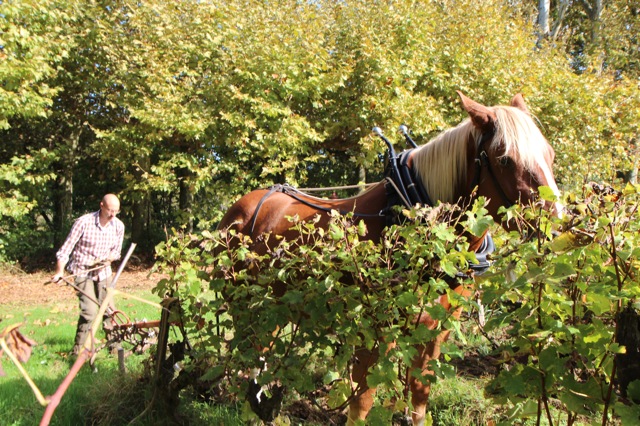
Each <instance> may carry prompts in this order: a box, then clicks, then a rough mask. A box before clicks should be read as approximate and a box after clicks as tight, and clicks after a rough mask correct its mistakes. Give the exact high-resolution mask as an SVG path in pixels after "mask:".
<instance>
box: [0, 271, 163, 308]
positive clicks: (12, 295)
mask: <svg viewBox="0 0 640 426" xmlns="http://www.w3.org/2000/svg"><path fill="white" fill-rule="evenodd" d="M52 275H53V271H38V272H33V273H27V272H24V271H22V270H20V269H19V268H13V267H3V268H0V303H1V304H2V305H5V306H7V305H13V306H29V305H38V304H40V305H44V304H50V303H59V302H65V301H69V302H74V303H75V301H76V300H77V299H76V295H75V291H74V290H73V289H72V288H71V287H69V286H68V285H65V284H63V283H55V284H54V283H49V284H46V283H47V282H48V281H49V280H50V279H51V276H52ZM162 278H163V276H162V275H160V274H155V273H153V274H152V273H151V271H150V270H149V269H141V268H132V269H128V268H125V270H124V271H123V272H122V274H121V275H120V278H118V282H117V283H116V287H117V288H118V289H119V290H122V291H124V292H127V293H131V292H137V291H139V290H149V291H151V289H152V288H153V287H155V285H156V283H157V282H158V281H160V280H161V279H162Z"/></svg>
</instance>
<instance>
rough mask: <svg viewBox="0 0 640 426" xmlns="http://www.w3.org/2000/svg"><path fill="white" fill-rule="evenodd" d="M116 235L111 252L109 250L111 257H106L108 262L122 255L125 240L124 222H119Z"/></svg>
mask: <svg viewBox="0 0 640 426" xmlns="http://www.w3.org/2000/svg"><path fill="white" fill-rule="evenodd" d="M116 235H117V240H116V243H115V244H114V246H113V248H112V249H111V252H109V257H108V258H107V259H106V260H107V261H108V262H113V261H115V260H118V259H120V257H121V256H122V243H123V242H124V223H122V222H120V223H119V224H118V226H117V232H116Z"/></svg>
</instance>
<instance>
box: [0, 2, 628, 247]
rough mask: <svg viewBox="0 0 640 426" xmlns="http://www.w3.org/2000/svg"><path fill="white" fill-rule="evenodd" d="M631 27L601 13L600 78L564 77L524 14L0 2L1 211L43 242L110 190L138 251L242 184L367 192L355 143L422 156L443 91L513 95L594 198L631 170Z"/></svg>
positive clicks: (438, 6) (397, 5) (398, 6)
mask: <svg viewBox="0 0 640 426" xmlns="http://www.w3.org/2000/svg"><path fill="white" fill-rule="evenodd" d="M576 7H577V6H576ZM572 10H573V9H572ZM635 10H636V9H634V8H633V7H632V6H631V5H628V4H627V3H625V1H622V0H620V1H616V2H613V3H612V4H611V5H608V7H607V8H606V9H605V11H604V12H603V14H602V28H603V31H602V34H603V39H605V40H606V43H603V45H606V49H607V52H608V54H607V57H608V58H611V59H610V60H609V62H608V64H610V65H609V67H608V68H604V69H603V70H601V71H599V72H598V73H592V72H587V71H588V69H587V70H582V71H581V72H580V73H576V72H575V68H574V67H572V62H571V58H567V55H566V53H565V52H566V45H564V44H563V42H565V41H566V42H567V43H570V42H572V40H573V39H570V38H559V39H557V40H554V41H553V44H552V43H551V42H549V43H545V42H541V43H538V40H537V35H536V29H535V26H534V25H533V24H532V23H531V21H532V19H531V11H532V8H531V6H530V5H529V4H523V3H521V2H511V1H509V2H505V1H502V0H491V1H486V2H481V3H479V2H474V1H470V0H463V1H462V2H457V1H456V2H450V1H438V2H436V1H432V2H415V1H411V0H403V1H398V2H392V3H382V4H379V3H377V2H368V1H353V2H347V3H345V2H342V1H321V2H298V1H293V0H282V1H279V2H267V3H260V2H259V3H256V4H253V3H251V4H250V5H249V4H248V3H247V2H245V1H242V0H238V1H225V2H205V3H203V2H198V1H184V2H180V3H179V4H177V3H175V2H169V3H167V2H161V1H150V2H143V3H127V2H121V1H118V0H111V1H107V2H95V1H91V2H85V1H77V0H47V1H45V2H33V1H30V0H18V1H12V2H3V3H2V4H0V19H1V20H0V23H1V24H2V30H3V33H2V37H1V38H0V58H2V59H6V60H3V61H0V81H1V84H0V90H1V91H2V92H0V93H1V95H0V110H1V111H2V116H1V117H0V123H2V124H1V125H0V127H1V128H3V130H0V138H2V141H3V143H2V146H1V147H0V164H1V167H0V196H1V200H2V203H3V204H6V205H8V209H9V210H7V211H10V212H11V214H12V215H13V216H12V217H14V218H15V215H30V214H31V215H33V216H37V217H32V218H30V219H31V220H32V221H33V222H36V223H39V224H42V223H44V224H45V225H46V226H42V225H40V227H39V228H38V229H39V230H40V231H41V232H52V233H53V234H54V235H56V236H58V239H59V238H60V235H62V234H64V230H65V227H66V226H68V224H69V222H70V221H71V220H72V219H73V218H74V217H76V216H77V215H79V214H80V213H84V212H86V211H87V210H88V208H87V204H88V205H90V206H91V209H93V208H95V205H96V204H97V203H96V201H97V200H99V197H100V196H101V195H102V194H103V193H104V192H106V191H114V192H118V193H119V194H120V195H121V198H122V207H123V208H122V210H123V215H122V216H123V219H124V220H125V222H126V223H127V225H128V226H127V229H130V230H131V232H132V238H134V239H135V241H134V242H137V243H140V242H141V241H144V240H145V239H146V240H150V239H153V242H154V243H156V242H157V241H158V235H159V233H158V230H161V229H164V228H171V227H177V228H180V227H185V228H186V229H190V228H191V227H192V226H195V227H196V228H197V229H201V230H202V229H210V228H211V227H212V226H213V225H214V224H215V223H216V222H217V220H218V219H219V218H220V216H221V215H222V212H223V211H224V210H225V208H226V207H227V206H228V205H229V204H230V202H231V201H232V200H233V199H235V198H236V197H237V196H238V195H240V194H243V193H246V192H247V191H248V190H249V189H254V188H256V187H263V186H268V185H270V184H272V183H274V182H277V183H282V182H285V181H286V182H288V183H291V184H294V185H300V186H309V187H317V186H334V185H340V184H356V183H358V182H359V181H368V182H371V181H375V180H376V179H378V178H379V176H380V174H381V171H382V168H383V163H382V162H381V161H380V158H381V156H382V153H383V149H384V147H383V146H382V144H380V143H379V141H378V140H377V139H375V138H374V137H372V136H371V135H370V131H369V130H370V129H371V128H372V127H373V126H380V127H382V128H383V129H385V130H386V131H387V133H389V132H390V131H392V130H393V129H395V128H397V127H398V125H399V124H401V123H405V124H407V125H409V126H410V127H411V128H413V129H414V132H415V135H414V136H415V138H416V140H417V141H418V142H421V143H422V142H426V141H427V140H428V139H429V138H430V136H432V135H434V134H435V133H437V132H439V131H441V130H443V129H444V128H446V127H449V126H450V125H452V124H455V123H457V122H459V121H460V120H461V119H462V117H463V113H462V110H461V109H460V108H459V106H458V103H457V100H456V97H455V90H462V91H464V92H465V93H466V94H467V95H470V96H471V97H473V98H474V99H476V100H479V101H481V102H484V103H486V104H496V103H505V102H507V101H508V99H510V97H511V96H512V95H513V94H515V93H516V92H523V93H524V95H525V97H526V98H527V101H528V102H529V104H530V106H531V110H532V112H533V113H534V114H535V115H536V116H537V117H538V119H539V120H540V123H541V127H542V128H543V131H544V133H545V135H547V137H548V138H549V140H550V141H551V143H552V145H553V146H554V148H555V149H556V152H557V158H556V164H557V165H556V176H557V177H558V180H559V181H560V182H561V183H562V186H563V187H564V188H566V189H572V188H575V187H579V186H580V185H581V184H582V183H583V182H584V181H588V180H598V181H610V180H612V179H614V177H615V175H616V171H617V170H629V169H631V168H632V167H633V164H634V161H635V159H636V155H635V154H636V150H635V142H634V141H635V139H636V138H637V132H638V129H637V125H638V124H637V123H638V122H640V120H638V116H639V114H640V112H639V109H638V105H639V104H640V103H639V102H638V88H637V85H636V84H635V83H634V80H633V78H634V77H633V75H632V74H631V71H632V70H633V60H634V59H633V57H631V56H628V55H626V53H628V52H635V50H634V46H636V45H637V41H634V40H635V39H634V38H633V37H631V36H629V37H627V35H629V34H632V33H633V31H632V28H635V27H636V24H637V22H636V21H637V13H636V14H635V15H634V13H635V12H634V11H635ZM571 19H573V20H567V21H566V22H568V23H570V24H571V25H569V26H568V27H569V28H571V29H573V30H574V31H576V32H579V31H580V28H582V27H580V26H579V25H577V24H576V20H577V19H578V18H575V19H574V18H571ZM625 25H627V26H625ZM622 29H628V30H625V31H622ZM618 33H621V34H624V35H625V37H623V38H621V39H620V41H619V42H618V39H617V38H616V37H615V35H616V34H618ZM634 43H636V44H634ZM624 58H629V61H630V62H629V63H628V64H627V63H625V62H624ZM620 70H624V72H623V73H620V72H619V71H620ZM585 158H588V159H589V160H590V161H588V162H587V161H585ZM14 176H17V179H13V177H14ZM34 176H37V177H41V178H42V179H40V180H36V179H34ZM45 177H46V179H44V178H45ZM2 214H5V213H4V210H3V213H2ZM20 223H23V222H20ZM45 228H48V229H45ZM18 234H19V233H18Z"/></svg>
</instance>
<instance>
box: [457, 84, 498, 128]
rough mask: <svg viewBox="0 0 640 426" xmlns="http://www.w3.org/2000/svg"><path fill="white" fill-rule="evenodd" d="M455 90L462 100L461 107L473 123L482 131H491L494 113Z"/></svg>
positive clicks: (493, 124)
mask: <svg viewBox="0 0 640 426" xmlns="http://www.w3.org/2000/svg"><path fill="white" fill-rule="evenodd" d="M457 92H458V96H460V100H461V101H462V107H463V108H464V110H465V111H467V113H468V114H469V117H471V122H472V123H473V125H474V126H476V127H477V128H478V129H480V130H482V131H493V129H494V127H495V121H496V115H495V114H494V113H493V112H492V111H491V110H490V109H489V108H487V107H486V106H484V105H481V104H479V103H477V102H476V101H473V100H471V99H469V98H467V97H466V96H465V95H464V94H463V93H462V92H461V91H459V90H458V91H457Z"/></svg>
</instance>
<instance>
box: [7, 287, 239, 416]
mask: <svg viewBox="0 0 640 426" xmlns="http://www.w3.org/2000/svg"><path fill="white" fill-rule="evenodd" d="M136 295H137V296H139V297H143V298H146V299H148V300H152V301H157V297H156V296H151V295H150V294H148V293H146V294H142V293H140V294H136ZM116 305H117V307H118V309H119V310H121V311H123V312H125V313H126V314H127V316H129V318H130V319H131V320H133V321H136V320H143V319H146V320H154V319H160V312H159V310H158V309H157V308H156V307H153V306H150V305H148V304H145V303H142V302H139V301H136V300H131V299H129V300H127V299H123V298H119V299H117V300H116ZM77 315H78V307H77V301H76V300H75V298H70V300H69V301H68V302H67V301H65V302H64V303H56V304H48V305H43V306H26V307H24V306H7V305H2V306H0V319H1V320H2V321H0V330H3V329H5V328H6V327H8V326H10V325H13V324H18V323H20V322H24V324H23V325H22V326H21V327H20V332H21V333H22V334H23V335H24V336H26V337H28V338H30V339H32V340H34V341H35V342H37V345H36V346H34V347H33V352H32V355H31V358H30V359H29V361H28V362H27V363H25V364H24V369H25V370H26V371H27V373H28V374H29V376H30V377H31V378H32V380H33V381H34V382H35V384H36V386H37V387H38V388H39V389H40V392H41V393H42V394H43V395H44V396H48V395H52V394H53V393H54V392H55V391H56V389H57V388H58V387H59V385H60V383H61V382H62V381H63V380H64V378H65V377H66V375H67V373H68V372H69V369H70V367H71V365H72V360H71V359H69V357H68V355H67V354H68V352H69V351H70V350H71V348H72V347H73V340H74V336H75V329H76V322H77ZM97 337H98V338H101V337H103V334H102V331H100V332H99V333H98V336H97ZM148 356H149V353H146V354H142V355H137V354H131V355H129V356H127V357H126V359H125V366H126V373H124V374H123V373H121V372H120V371H119V369H118V363H117V357H116V356H112V355H109V354H108V353H107V351H106V350H103V351H101V352H100V353H99V355H98V357H97V360H96V364H95V367H96V368H95V370H92V369H91V368H90V366H89V364H88V363H86V364H85V365H84V366H83V368H82V369H81V370H80V372H79V373H78V375H77V376H76V378H75V379H74V380H73V382H72V383H71V385H70V387H69V388H68V390H67V392H66V393H65V395H64V396H63V397H62V401H61V403H60V405H59V406H58V407H57V408H56V410H55V413H54V416H53V419H52V421H51V425H74V426H75V425H82V424H94V425H118V424H127V423H128V422H129V421H130V420H132V419H133V418H134V417H136V416H137V415H138V414H140V413H141V412H143V411H144V409H145V407H146V404H148V403H149V401H150V400H151V395H152V391H151V386H150V385H149V381H148V380H141V378H142V377H143V361H144V360H145V359H147V358H148ZM0 362H1V363H2V367H3V369H4V371H5V373H6V375H5V376H4V377H0V424H2V425H9V426H23V425H25V426H26V425H29V426H30V425H34V424H38V423H39V422H40V419H41V418H42V415H43V414H44V411H45V407H43V406H42V405H40V404H39V402H38V400H37V398H36V396H35V395H34V393H33V391H32V390H31V388H30V387H29V385H28V383H27V381H26V380H25V379H24V378H23V377H22V375H21V373H20V372H19V370H18V369H17V367H16V366H15V365H14V364H13V363H12V362H11V360H10V359H9V358H8V357H7V356H2V358H0ZM161 415H162V413H158V412H157V410H155V411H154V412H153V413H152V414H151V415H148V416H145V417H143V418H142V419H141V420H140V421H138V422H136V423H135V424H137V425H162V424H172V421H171V420H170V419H166V415H162V416H161ZM180 415H181V416H183V421H185V422H186V423H188V424H192V425H200V424H201V425H211V424H216V425H218V424H220V425H229V426H233V425H241V424H244V423H243V422H242V421H241V420H240V417H239V414H238V410H237V409H235V407H233V406H231V407H212V406H209V405H205V404H203V403H199V402H195V401H192V400H190V399H189V398H188V397H187V398H185V400H184V401H181V405H180ZM9 419H11V420H9Z"/></svg>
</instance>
